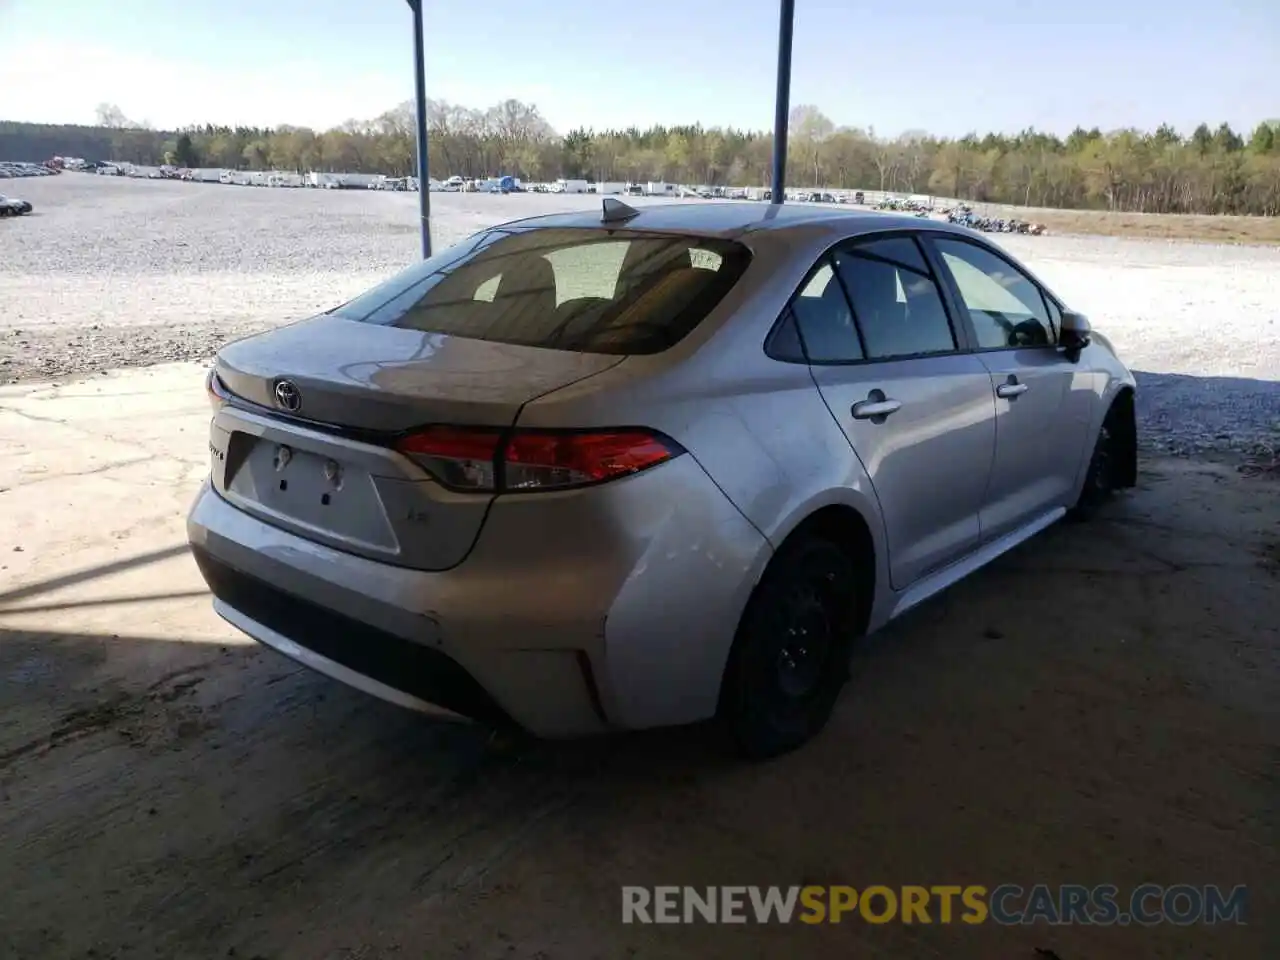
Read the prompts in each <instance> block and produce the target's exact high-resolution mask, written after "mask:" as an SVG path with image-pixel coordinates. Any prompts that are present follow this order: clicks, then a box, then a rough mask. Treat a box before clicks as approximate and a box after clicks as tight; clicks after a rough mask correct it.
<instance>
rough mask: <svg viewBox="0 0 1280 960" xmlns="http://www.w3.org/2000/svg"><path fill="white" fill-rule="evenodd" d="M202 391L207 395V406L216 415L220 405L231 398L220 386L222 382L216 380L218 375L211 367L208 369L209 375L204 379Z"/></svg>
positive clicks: (224, 388)
mask: <svg viewBox="0 0 1280 960" xmlns="http://www.w3.org/2000/svg"><path fill="white" fill-rule="evenodd" d="M204 389H205V393H207V394H208V395H209V406H211V407H213V412H214V413H217V412H218V410H219V409H221V407H222V405H223V404H224V403H226V402H227V401H228V400H229V399H230V398H231V394H229V393H228V392H227V388H226V387H224V386H223V385H222V381H221V380H219V379H218V374H217V373H216V372H215V371H214V368H212V367H210V368H209V375H208V376H207V377H205V378H204Z"/></svg>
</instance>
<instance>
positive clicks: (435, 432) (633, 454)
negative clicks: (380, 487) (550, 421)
mask: <svg viewBox="0 0 1280 960" xmlns="http://www.w3.org/2000/svg"><path fill="white" fill-rule="evenodd" d="M396 449H397V450H399V451H400V452H401V453H403V454H405V455H406V456H409V457H411V458H413V459H414V460H415V461H417V462H418V463H420V464H421V465H422V466H423V467H424V468H426V470H427V471H428V472H430V473H431V475H432V476H434V477H435V478H436V479H437V480H439V481H440V482H441V483H442V484H444V485H445V486H447V487H451V488H453V489H455V490H474V491H492V492H503V491H510V492H516V491H534V490H563V489H565V488H567V487H581V486H587V485H590V484H595V483H603V482H604V481H606V480H614V479H617V478H619V477H625V476H629V475H631V474H633V473H639V472H640V471H642V470H648V469H649V468H650V467H654V466H657V465H658V464H660V463H665V462H666V461H667V460H671V459H672V458H674V457H678V456H679V455H680V454H682V453H684V449H683V448H682V447H681V446H680V445H679V444H677V443H675V442H674V441H673V440H670V439H668V438H666V437H663V436H661V435H660V434H657V433H654V432H652V431H649V430H639V429H626V430H592V431H576V430H575V431H569V430H515V431H512V432H510V433H507V432H503V431H498V430H485V429H469V428H466V427H427V428H426V429H424V430H421V431H418V432H417V433H413V434H410V435H409V436H406V437H403V438H401V439H400V440H399V441H398V442H397V443H396Z"/></svg>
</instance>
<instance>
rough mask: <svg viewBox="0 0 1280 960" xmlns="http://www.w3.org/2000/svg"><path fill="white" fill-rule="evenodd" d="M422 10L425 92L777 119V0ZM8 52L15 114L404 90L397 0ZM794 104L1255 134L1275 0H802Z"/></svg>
mask: <svg viewBox="0 0 1280 960" xmlns="http://www.w3.org/2000/svg"><path fill="white" fill-rule="evenodd" d="M422 2H423V5H424V7H425V11H426V12H425V17H426V29H425V37H426V59H427V95H428V96H429V97H432V98H433V99H443V100H447V101H449V102H451V103H459V104H462V105H465V106H469V107H488V106H491V105H493V104H494V103H497V102H499V101H501V100H504V99H506V98H508V97H515V98H516V99H519V100H523V101H525V102H531V103H534V104H536V105H537V106H538V108H539V109H540V111H541V112H542V114H543V116H544V117H546V119H547V120H548V121H549V122H550V123H551V125H552V126H553V127H554V128H555V129H556V130H557V131H559V132H561V133H563V132H566V131H567V130H569V129H572V128H574V127H578V126H585V127H592V128H595V129H603V128H608V127H614V128H619V127H627V126H631V125H636V126H640V127H645V126H648V125H650V124H654V123H665V124H683V123H698V122H700V123H702V124H703V125H704V126H735V127H739V128H749V129H769V128H771V127H772V125H773V111H774V75H775V69H776V65H777V31H778V6H777V2H776V0H734V2H718V3H717V2H703V0H641V2H635V0H627V2H615V0H560V2H557V3H545V4H544V3H514V2H509V0H508V2H502V0H496V2H495V0H490V2H487V3H477V2H474V0H469V2H463V0H422ZM504 10H509V11H510V12H503V11H504ZM0 50H3V51H4V53H3V55H2V56H0V120H25V121H38V122H48V123H92V122H94V117H95V108H96V107H97V105H98V104H99V103H103V102H107V103H113V104H115V105H117V106H119V108H120V109H121V110H122V111H123V113H124V114H125V116H127V117H129V118H131V119H134V120H138V121H144V122H147V123H149V124H151V125H152V126H154V127H157V128H162V129H173V128H176V127H179V126H184V125H187V124H192V123H205V122H212V123H226V124H233V125H234V124H241V123H243V124H248V125H258V126H275V125H278V124H282V123H291V124H295V125H301V126H310V127H314V128H317V129H323V128H327V127H331V126H334V125H336V124H339V123H342V122H343V121H345V120H348V119H371V118H373V117H375V116H377V115H378V114H380V113H382V112H383V111H385V110H387V109H390V108H391V107H393V106H395V105H397V104H399V103H402V102H404V101H405V100H408V99H410V98H411V97H412V95H413V39H412V17H411V14H410V10H409V7H408V5H407V4H406V3H405V2H404V0H206V2H199V0H182V2H175V0H0ZM791 103H792V105H796V104H802V103H810V104H814V105H816V106H818V107H819V109H821V110H822V111H823V113H825V114H826V115H827V116H828V117H830V118H831V119H832V120H833V121H834V122H835V123H836V124H837V125H849V126H856V127H863V128H866V127H871V128H872V129H874V131H875V132H876V133H877V134H879V135H881V136H896V135H898V134H900V133H902V132H904V131H907V130H913V131H915V130H923V131H927V132H929V133H933V134H937V135H942V136H960V135H963V134H965V133H968V132H970V131H978V132H987V131H1000V132H1016V131H1018V130H1021V129H1024V128H1026V127H1035V128H1037V129H1040V130H1046V131H1050V132H1055V133H1059V134H1065V133H1068V132H1070V130H1071V129H1072V128H1074V127H1075V126H1076V125H1083V126H1086V127H1092V126H1097V127H1100V128H1101V129H1103V130H1112V129H1117V128H1120V127H1128V126H1134V127H1139V128H1142V129H1154V128H1155V127H1157V126H1158V125H1159V124H1161V123H1171V124H1172V125H1173V126H1174V127H1175V128H1178V129H1180V130H1182V131H1183V132H1184V133H1187V132H1190V130H1191V129H1192V128H1194V127H1195V126H1196V125H1197V124H1198V123H1200V122H1202V121H1204V122H1208V123H1210V125H1212V126H1216V125H1217V124H1219V123H1221V122H1223V121H1226V122H1228V123H1230V124H1231V125H1232V126H1233V127H1235V128H1236V129H1237V130H1245V131H1247V130H1248V129H1250V128H1252V127H1253V126H1254V125H1255V124H1257V123H1258V122H1259V121H1261V120H1265V119H1272V118H1277V117H1280V0H1213V2H1211V3H1204V2H1202V0H1071V2H1062V0H986V2H978V0H968V2H966V0H911V2H907V3H900V2H893V0H887V2H886V0H878V2H855V0H796V18H795V41H794V54H793V73H792V90H791Z"/></svg>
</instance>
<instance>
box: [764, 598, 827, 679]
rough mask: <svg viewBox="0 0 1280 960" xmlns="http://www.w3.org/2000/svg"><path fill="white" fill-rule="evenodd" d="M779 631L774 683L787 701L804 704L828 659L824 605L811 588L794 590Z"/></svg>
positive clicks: (825, 606)
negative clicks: (799, 701) (801, 701)
mask: <svg viewBox="0 0 1280 960" xmlns="http://www.w3.org/2000/svg"><path fill="white" fill-rule="evenodd" d="M781 628H782V637H781V643H780V646H779V649H778V656H777V659H776V661H775V682H776V683H777V686H778V690H779V692H780V693H782V695H783V696H784V697H785V698H786V699H787V700H791V701H797V700H804V699H805V698H807V697H809V696H810V695H812V694H813V692H814V691H815V690H817V688H818V686H819V685H820V684H821V682H822V677H823V674H824V672H825V670H826V664H827V659H828V656H829V655H830V651H831V638H832V623H831V616H830V612H829V610H828V604H827V603H826V602H824V601H823V598H822V597H821V596H819V594H818V591H817V590H816V589H814V588H813V587H811V586H807V587H801V588H798V589H797V590H795V591H794V592H793V593H792V595H791V596H790V597H789V598H788V601H787V603H786V608H785V611H784V615H783V618H782V624H781Z"/></svg>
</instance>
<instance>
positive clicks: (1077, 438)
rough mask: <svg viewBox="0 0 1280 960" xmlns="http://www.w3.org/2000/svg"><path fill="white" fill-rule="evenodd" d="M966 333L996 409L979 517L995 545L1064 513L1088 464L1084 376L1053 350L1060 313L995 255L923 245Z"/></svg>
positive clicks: (1089, 391) (977, 248) (961, 243)
mask: <svg viewBox="0 0 1280 960" xmlns="http://www.w3.org/2000/svg"><path fill="white" fill-rule="evenodd" d="M931 242H932V243H933V245H934V248H935V249H936V250H937V252H938V254H939V255H940V257H941V261H942V263H943V265H944V266H945V268H946V270H947V272H948V274H949V275H950V278H951V280H952V281H953V283H954V288H955V290H956V292H957V294H958V296H959V299H960V301H961V302H962V303H963V306H964V308H965V310H966V311H967V313H968V315H969V318H970V321H971V323H972V326H973V333H974V336H975V338H976V344H975V346H976V347H977V350H978V353H977V356H978V357H980V358H981V360H982V363H983V365H984V366H985V367H986V368H987V370H988V371H989V372H990V376H991V389H992V392H993V394H994V396H995V404H996V455H995V463H994V466H993V468H992V471H991V483H990V486H989V488H988V490H987V495H986V498H985V502H984V504H983V507H982V512H981V520H982V538H983V540H984V541H986V540H994V539H996V538H998V537H1001V536H1004V535H1005V534H1007V533H1009V532H1011V531H1013V530H1015V529H1017V528H1018V527H1020V526H1022V525H1024V524H1026V523H1029V522H1031V521H1032V520H1034V519H1036V518H1037V517H1040V516H1042V515H1044V514H1045V513H1046V512H1048V511H1050V510H1053V509H1055V508H1057V507H1066V506H1070V504H1071V500H1072V498H1073V496H1074V494H1075V484H1076V478H1077V476H1078V471H1079V467H1080V463H1081V458H1082V457H1084V456H1086V455H1087V451H1086V447H1087V444H1088V440H1089V437H1088V430H1089V424H1090V421H1091V417H1092V413H1093V405H1094V402H1095V393H1094V390H1093V383H1092V378H1093V375H1092V374H1091V373H1090V372H1089V371H1088V370H1086V369H1083V368H1082V367H1081V366H1080V365H1079V364H1076V363H1072V362H1071V361H1069V360H1068V359H1067V358H1066V357H1065V356H1064V354H1063V352H1062V351H1061V350H1059V349H1058V322H1057V320H1058V318H1059V317H1060V315H1061V314H1060V311H1059V309H1058V306H1057V304H1056V303H1055V302H1054V301H1053V299H1052V298H1051V297H1049V296H1048V295H1047V294H1045V292H1044V291H1042V290H1041V289H1040V287H1039V286H1038V285H1037V284H1036V283H1035V282H1034V281H1033V280H1031V278H1030V277H1028V276H1027V275H1026V274H1025V273H1023V272H1022V271H1021V270H1019V269H1018V268H1017V267H1015V266H1014V265H1013V264H1012V263H1010V262H1009V261H1008V260H1006V259H1005V258H1004V257H1001V256H1000V255H999V254H997V253H996V252H995V251H993V250H991V249H989V248H987V247H986V246H982V245H979V244H976V243H971V242H968V241H966V240H963V239H952V238H950V237H946V238H944V237H934V238H933V239H932V241H931Z"/></svg>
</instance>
